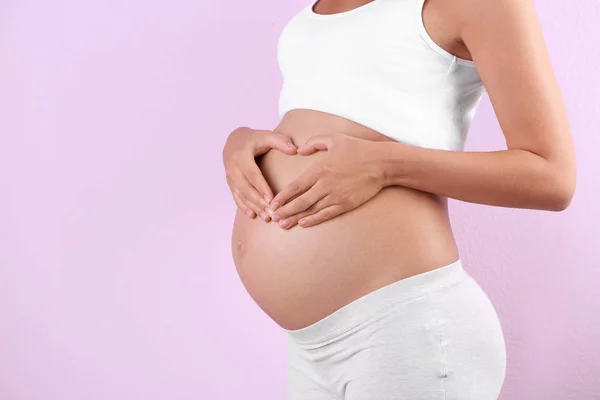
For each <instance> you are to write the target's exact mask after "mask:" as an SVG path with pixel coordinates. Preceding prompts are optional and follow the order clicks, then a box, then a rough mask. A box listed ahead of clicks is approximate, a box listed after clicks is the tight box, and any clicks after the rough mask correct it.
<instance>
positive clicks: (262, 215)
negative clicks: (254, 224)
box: [259, 211, 267, 222]
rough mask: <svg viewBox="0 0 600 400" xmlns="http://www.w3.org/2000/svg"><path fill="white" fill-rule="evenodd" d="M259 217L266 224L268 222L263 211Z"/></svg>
mask: <svg viewBox="0 0 600 400" xmlns="http://www.w3.org/2000/svg"><path fill="white" fill-rule="evenodd" d="M259 215H260V217H261V218H262V219H263V220H264V221H265V222H267V214H265V213H264V212H262V211H261V212H260V214H259Z"/></svg>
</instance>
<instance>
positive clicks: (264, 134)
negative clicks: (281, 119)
mask: <svg viewBox="0 0 600 400" xmlns="http://www.w3.org/2000/svg"><path fill="white" fill-rule="evenodd" d="M270 149H277V150H280V151H282V152H284V153H286V154H296V150H297V148H296V145H295V144H294V142H293V140H292V138H290V137H289V136H287V135H284V134H283V133H280V132H273V131H267V130H259V131H256V140H255V142H254V152H255V153H254V155H255V156H258V155H261V154H264V153H266V152H267V151H269V150H270Z"/></svg>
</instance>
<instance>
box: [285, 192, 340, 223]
mask: <svg viewBox="0 0 600 400" xmlns="http://www.w3.org/2000/svg"><path fill="white" fill-rule="evenodd" d="M332 204H333V203H332V199H331V197H330V196H325V197H323V198H322V199H320V200H319V201H317V202H316V203H315V204H313V205H312V206H311V207H309V208H308V209H306V210H305V211H302V212H300V213H298V214H294V215H292V216H290V217H288V218H286V219H282V220H280V221H279V222H278V225H279V227H280V228H283V229H289V228H291V227H293V226H294V225H296V224H297V223H298V221H300V220H302V219H304V218H305V217H307V216H309V215H313V214H315V213H317V212H319V211H320V210H322V209H323V208H325V207H329V206H330V205H332Z"/></svg>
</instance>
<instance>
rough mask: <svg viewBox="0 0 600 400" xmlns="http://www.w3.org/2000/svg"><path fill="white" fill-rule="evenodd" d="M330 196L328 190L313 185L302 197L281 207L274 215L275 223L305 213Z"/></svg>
mask: <svg viewBox="0 0 600 400" xmlns="http://www.w3.org/2000/svg"><path fill="white" fill-rule="evenodd" d="M328 194H329V190H327V188H322V187H321V185H319V184H318V182H317V184H315V185H313V186H312V187H311V188H310V189H309V190H307V191H306V192H304V193H303V194H301V195H300V196H298V197H296V198H295V199H293V200H291V201H290V202H288V203H286V204H284V205H283V206H281V207H279V208H278V209H277V211H275V212H274V213H273V221H275V222H277V221H279V220H282V219H286V218H288V217H290V216H292V215H296V214H298V213H300V212H302V211H305V210H307V209H308V208H309V207H312V206H313V205H314V204H315V203H316V202H318V201H319V200H321V199H322V198H323V197H325V196H327V195H328Z"/></svg>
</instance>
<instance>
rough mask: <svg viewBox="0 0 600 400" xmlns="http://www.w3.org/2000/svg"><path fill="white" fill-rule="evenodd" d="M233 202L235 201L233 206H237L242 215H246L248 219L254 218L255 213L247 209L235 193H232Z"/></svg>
mask: <svg viewBox="0 0 600 400" xmlns="http://www.w3.org/2000/svg"><path fill="white" fill-rule="evenodd" d="M233 200H234V201H235V204H236V205H237V206H238V208H239V209H240V210H242V212H243V213H244V214H246V215H247V216H248V217H250V218H255V217H256V213H255V212H254V211H252V209H251V208H250V207H248V206H247V205H246V203H245V202H244V201H243V200H242V198H241V197H240V196H239V195H238V194H237V193H235V192H233Z"/></svg>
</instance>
